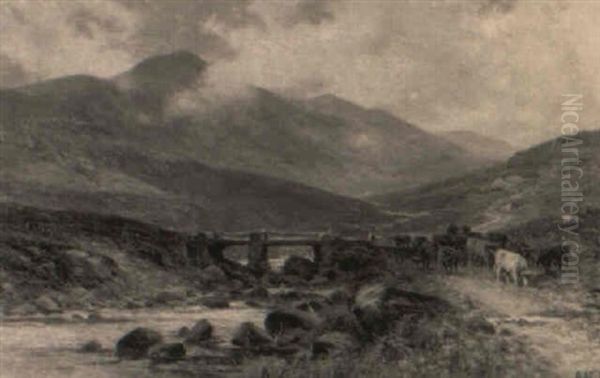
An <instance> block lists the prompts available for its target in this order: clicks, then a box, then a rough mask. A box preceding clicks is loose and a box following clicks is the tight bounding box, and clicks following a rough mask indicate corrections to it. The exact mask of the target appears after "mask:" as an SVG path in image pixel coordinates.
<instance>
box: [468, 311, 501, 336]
mask: <svg viewBox="0 0 600 378" xmlns="http://www.w3.org/2000/svg"><path fill="white" fill-rule="evenodd" d="M466 325H467V329H469V330H470V331H473V332H478V333H485V334H487V335H493V334H495V333H496V328H495V327H494V325H493V324H492V323H490V322H489V321H487V319H486V318H484V317H483V316H482V315H475V316H472V317H470V318H468V319H467V320H466Z"/></svg>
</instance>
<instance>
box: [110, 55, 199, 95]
mask: <svg viewBox="0 0 600 378" xmlns="http://www.w3.org/2000/svg"><path fill="white" fill-rule="evenodd" d="M206 65H207V63H206V62H205V61H204V60H202V59H201V58H200V57H199V56H197V55H196V54H194V53H191V52H189V51H185V50H178V51H175V52H172V53H169V54H163V55H155V56H152V57H150V58H147V59H144V60H143V61H141V62H140V63H138V64H136V65H135V66H134V67H133V68H132V69H130V70H129V71H127V72H125V73H123V74H121V75H119V76H118V77H117V78H116V80H117V82H118V83H119V84H123V85H125V86H126V87H128V88H133V89H143V90H148V89H149V90H153V91H159V92H172V91H175V90H178V89H181V88H185V87H186V86H189V85H190V83H194V82H195V81H196V80H197V79H198V78H199V77H200V75H201V74H202V72H203V71H204V69H205V68H206Z"/></svg>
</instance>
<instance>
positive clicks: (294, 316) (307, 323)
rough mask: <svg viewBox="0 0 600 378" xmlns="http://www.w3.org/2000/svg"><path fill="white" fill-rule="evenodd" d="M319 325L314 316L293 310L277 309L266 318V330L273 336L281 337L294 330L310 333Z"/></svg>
mask: <svg viewBox="0 0 600 378" xmlns="http://www.w3.org/2000/svg"><path fill="white" fill-rule="evenodd" d="M319 324H320V321H319V319H318V318H317V317H316V316H315V315H314V314H312V313H309V312H306V311H299V310H293V309H276V310H273V311H271V312H270V313H269V314H267V316H266V317H265V329H266V330H267V332H269V333H270V334H271V335H281V334H284V333H286V332H288V331H290V330H294V329H303V330H305V331H310V330H313V329H315V328H317V327H318V326H319Z"/></svg>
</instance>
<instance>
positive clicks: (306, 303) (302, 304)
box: [294, 297, 331, 312]
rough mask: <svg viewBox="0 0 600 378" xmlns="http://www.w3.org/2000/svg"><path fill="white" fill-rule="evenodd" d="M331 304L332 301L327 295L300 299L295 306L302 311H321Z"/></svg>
mask: <svg viewBox="0 0 600 378" xmlns="http://www.w3.org/2000/svg"><path fill="white" fill-rule="evenodd" d="M329 306H331V301H329V299H327V298H325V297H317V298H311V299H306V300H303V301H298V302H296V303H295V304H294V307H295V308H296V309H298V310H300V311H307V312H319V311H322V310H324V309H325V308H327V307H329Z"/></svg>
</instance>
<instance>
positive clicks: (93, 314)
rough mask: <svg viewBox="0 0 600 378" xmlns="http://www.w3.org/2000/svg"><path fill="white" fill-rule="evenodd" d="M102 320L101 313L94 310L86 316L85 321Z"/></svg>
mask: <svg viewBox="0 0 600 378" xmlns="http://www.w3.org/2000/svg"><path fill="white" fill-rule="evenodd" d="M103 320H104V317H103V316H102V314H101V313H100V312H98V311H94V312H91V313H90V314H89V315H88V316H87V321H88V322H101V321H103Z"/></svg>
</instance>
